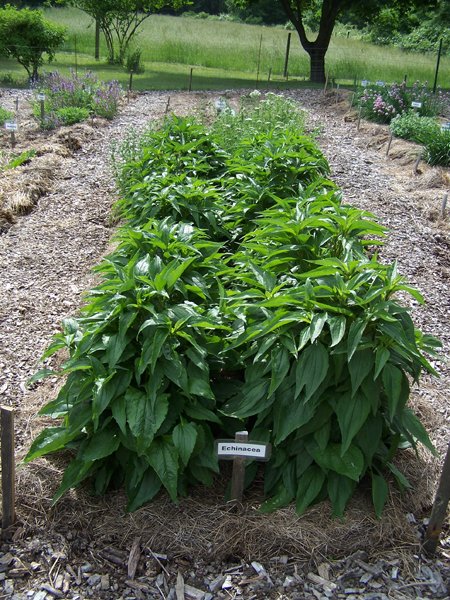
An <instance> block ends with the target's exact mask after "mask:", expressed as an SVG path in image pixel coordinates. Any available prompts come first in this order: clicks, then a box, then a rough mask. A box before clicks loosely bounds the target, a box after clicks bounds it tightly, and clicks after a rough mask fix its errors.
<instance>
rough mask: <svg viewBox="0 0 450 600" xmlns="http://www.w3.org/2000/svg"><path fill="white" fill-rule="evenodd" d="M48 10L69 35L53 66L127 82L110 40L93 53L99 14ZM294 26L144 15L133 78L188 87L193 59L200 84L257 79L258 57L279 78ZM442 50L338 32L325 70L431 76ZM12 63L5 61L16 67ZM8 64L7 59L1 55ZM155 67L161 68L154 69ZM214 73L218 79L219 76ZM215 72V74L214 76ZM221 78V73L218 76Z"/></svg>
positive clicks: (293, 75) (304, 64)
mask: <svg viewBox="0 0 450 600" xmlns="http://www.w3.org/2000/svg"><path fill="white" fill-rule="evenodd" d="M46 16H47V17H48V18H49V19H52V20H53V21H56V22H58V23H62V24H64V25H66V26H67V27H68V29H69V37H68V40H67V42H66V45H65V47H64V51H63V52H60V53H58V55H57V60H56V62H55V68H58V69H62V70H63V71H64V69H65V68H66V67H67V68H68V67H69V66H71V67H74V66H75V52H76V54H77V57H76V62H77V65H78V66H84V67H86V68H91V69H94V70H96V71H97V73H98V75H99V77H103V76H109V77H111V76H113V77H115V78H117V79H121V80H123V81H124V82H125V80H126V76H125V75H123V73H122V72H121V71H120V69H115V68H112V69H111V68H110V67H109V66H107V65H105V57H106V47H105V45H104V42H103V40H101V47H100V53H101V56H102V59H101V61H99V62H96V61H94V60H93V58H92V57H93V55H94V24H93V20H92V19H91V18H90V17H89V16H88V15H86V14H85V13H83V12H82V11H80V10H77V9H74V8H50V9H46ZM287 36H288V32H287V31H286V30H285V29H284V28H281V27H262V26H252V25H244V24H240V23H232V22H227V21H215V20H201V19H193V18H189V17H171V16H164V15H152V16H151V17H150V18H149V19H148V20H146V21H145V22H144V23H143V25H142V27H141V29H140V33H139V35H138V37H137V38H136V45H138V46H139V47H140V48H141V49H142V59H143V62H144V65H145V68H146V73H144V74H143V75H141V76H139V77H136V78H135V85H136V87H137V88H139V87H142V88H145V87H147V88H155V87H156V88H160V89H161V88H167V87H172V86H173V87H175V88H178V89H179V88H183V87H185V86H186V85H187V84H186V77H187V75H186V73H187V72H188V70H189V67H191V66H192V67H195V72H196V77H197V84H196V86H195V88H196V89H204V88H205V87H212V88H220V87H227V86H229V85H231V84H234V83H235V82H237V85H241V86H243V85H247V84H250V85H252V84H254V81H255V77H256V72H257V69H258V56H259V46H260V43H261V57H260V64H259V73H260V79H261V80H264V81H267V77H268V74H269V72H271V76H272V78H273V79H275V80H277V79H278V81H280V80H281V79H282V75H283V70H284V59H285V51H286V42H287ZM435 63H436V57H435V56H433V55H424V54H412V53H407V52H403V51H401V50H398V49H396V48H391V47H380V46H374V45H372V44H369V43H366V42H363V41H361V40H359V39H355V38H347V37H346V36H341V35H335V36H333V38H332V41H331V43H330V47H329V50H328V53H327V56H326V65H327V70H328V72H329V73H330V75H331V76H332V77H334V78H335V79H337V80H339V81H340V82H341V83H343V84H344V83H351V82H352V81H353V80H354V78H357V79H369V80H371V81H376V80H383V81H386V82H388V83H391V82H394V81H401V80H403V78H404V76H405V75H407V77H408V81H414V80H417V79H418V80H420V81H426V80H427V81H433V79H434V69H435ZM10 65H12V63H11V62H8V63H6V64H5V66H6V67H7V68H8V70H10V71H14V73H15V72H16V69H14V68H11V66H10ZM0 66H2V63H0ZM155 71H158V72H160V73H159V74H158V76H153V75H152V73H154V72H155ZM308 77H309V57H308V55H307V54H306V52H305V51H304V50H303V49H302V47H301V45H300V43H299V41H298V37H297V34H296V32H292V43H291V53H290V61H289V78H290V79H291V80H292V79H294V80H295V79H297V80H304V79H307V78H308ZM214 78H218V81H216V82H214ZM211 80H212V81H211ZM220 80H222V81H220ZM449 80H450V57H449V56H444V57H442V59H441V67H440V75H439V81H438V83H439V84H440V85H442V86H443V87H444V86H446V87H448V81H449Z"/></svg>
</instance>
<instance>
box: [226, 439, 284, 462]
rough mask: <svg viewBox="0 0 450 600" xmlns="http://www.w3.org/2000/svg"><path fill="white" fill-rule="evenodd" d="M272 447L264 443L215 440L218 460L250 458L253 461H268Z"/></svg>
mask: <svg viewBox="0 0 450 600" xmlns="http://www.w3.org/2000/svg"><path fill="white" fill-rule="evenodd" d="M271 450H272V446H271V445H270V444H266V443H264V442H237V441H236V440H216V451H217V456H218V458H219V459H222V460H234V459H235V458H252V459H253V460H269V458H270V454H271Z"/></svg>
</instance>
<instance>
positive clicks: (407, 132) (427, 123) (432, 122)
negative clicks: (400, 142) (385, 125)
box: [390, 111, 440, 144]
mask: <svg viewBox="0 0 450 600" xmlns="http://www.w3.org/2000/svg"><path fill="white" fill-rule="evenodd" d="M390 128H391V131H392V133H393V134H394V135H395V136H396V137H400V138H403V139H405V140H411V141H413V142H417V143H418V144H422V143H424V142H425V141H426V140H428V139H429V138H430V137H432V136H434V135H436V134H437V133H439V131H440V128H439V124H438V122H437V120H436V119H434V118H431V117H421V116H420V115H419V114H417V113H416V112H415V111H408V112H405V113H402V114H401V115H397V116H396V117H394V119H392V121H391V125H390Z"/></svg>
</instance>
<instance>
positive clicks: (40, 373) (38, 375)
mask: <svg viewBox="0 0 450 600" xmlns="http://www.w3.org/2000/svg"><path fill="white" fill-rule="evenodd" d="M52 375H53V376H55V375H59V373H58V371H54V370H53V369H41V370H40V371H38V372H37V373H35V374H34V375H33V376H32V377H30V378H29V379H28V381H27V385H32V384H33V383H37V382H38V381H41V380H42V379H45V378H46V377H50V376H52Z"/></svg>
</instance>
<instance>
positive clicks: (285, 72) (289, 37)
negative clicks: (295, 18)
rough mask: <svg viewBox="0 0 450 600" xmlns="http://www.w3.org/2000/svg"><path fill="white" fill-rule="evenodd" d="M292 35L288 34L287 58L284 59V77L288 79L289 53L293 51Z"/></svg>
mask: <svg viewBox="0 0 450 600" xmlns="http://www.w3.org/2000/svg"><path fill="white" fill-rule="evenodd" d="M291 35H292V34H291V33H288V38H287V43H286V56H285V58H284V71H283V76H284V78H285V79H287V76H288V64H289V51H290V49H291Z"/></svg>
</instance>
